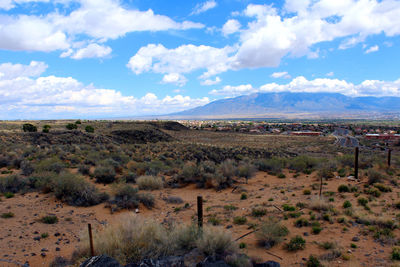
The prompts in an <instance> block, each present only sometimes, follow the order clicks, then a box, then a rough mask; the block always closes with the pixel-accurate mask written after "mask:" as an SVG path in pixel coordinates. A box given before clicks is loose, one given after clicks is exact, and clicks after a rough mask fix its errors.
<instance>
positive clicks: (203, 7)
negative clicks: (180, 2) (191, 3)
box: [190, 0, 217, 15]
mask: <svg viewBox="0 0 400 267" xmlns="http://www.w3.org/2000/svg"><path fill="white" fill-rule="evenodd" d="M216 6H217V2H215V0H209V1H206V2H204V3H199V4H197V5H196V6H195V7H194V9H193V11H192V13H190V15H198V14H200V13H203V12H206V11H207V10H210V9H213V8H215V7H216Z"/></svg>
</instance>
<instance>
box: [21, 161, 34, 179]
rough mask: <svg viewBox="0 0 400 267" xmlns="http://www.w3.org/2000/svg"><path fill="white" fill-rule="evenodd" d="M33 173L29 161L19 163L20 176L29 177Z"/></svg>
mask: <svg viewBox="0 0 400 267" xmlns="http://www.w3.org/2000/svg"><path fill="white" fill-rule="evenodd" d="M34 171H35V169H34V168H33V166H32V164H31V163H30V162H29V161H27V160H23V161H22V162H21V174H22V175H25V176H29V175H31V174H32V173H33V172H34Z"/></svg>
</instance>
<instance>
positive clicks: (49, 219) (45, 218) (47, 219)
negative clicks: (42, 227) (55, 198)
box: [40, 215, 58, 224]
mask: <svg viewBox="0 0 400 267" xmlns="http://www.w3.org/2000/svg"><path fill="white" fill-rule="evenodd" d="M40 221H41V222H42V223H45V224H55V223H58V218H57V216H55V215H48V216H43V217H42V218H40Z"/></svg>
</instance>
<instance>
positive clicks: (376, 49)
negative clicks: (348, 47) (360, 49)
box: [365, 45, 379, 54]
mask: <svg viewBox="0 0 400 267" xmlns="http://www.w3.org/2000/svg"><path fill="white" fill-rule="evenodd" d="M378 50H379V46H378V45H374V46H371V47H370V48H368V49H367V50H365V54H369V53H373V52H377V51H378Z"/></svg>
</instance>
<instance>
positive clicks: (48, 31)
mask: <svg viewBox="0 0 400 267" xmlns="http://www.w3.org/2000/svg"><path fill="white" fill-rule="evenodd" d="M2 1H4V0H2ZM22 1H24V2H32V1H29V0H20V1H12V2H10V1H7V4H6V2H2V3H3V6H7V7H13V6H14V4H15V3H19V2H22ZM38 1H39V0H38ZM77 1H78V2H79V3H80V6H78V8H76V9H74V10H72V11H71V12H70V13H67V14H64V13H62V12H57V11H55V12H52V13H48V14H41V15H23V14H16V15H0V49H5V50H27V51H44V52H49V51H55V50H64V51H68V49H70V48H71V47H74V46H75V43H76V42H77V40H76V39H77V36H78V35H79V38H80V39H82V37H83V39H84V40H86V41H87V42H92V41H98V42H100V41H101V42H105V41H107V40H109V39H117V38H120V37H122V36H124V35H125V34H127V33H129V32H136V31H165V30H170V29H175V30H186V29H192V28H202V27H204V25H202V24H200V23H194V22H191V21H183V22H176V21H174V20H172V19H171V18H169V17H167V16H163V15H157V14H154V12H153V11H152V10H151V9H149V10H147V11H140V10H136V9H129V8H126V7H125V5H122V3H120V1H114V0H96V1H94V0H77ZM43 2H45V1H43ZM57 2H61V3H64V2H68V0H59V1H57ZM10 3H11V5H10ZM52 3H53V4H54V2H52ZM103 52H104V51H103ZM67 54H68V53H64V55H63V56H65V55H67Z"/></svg>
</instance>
